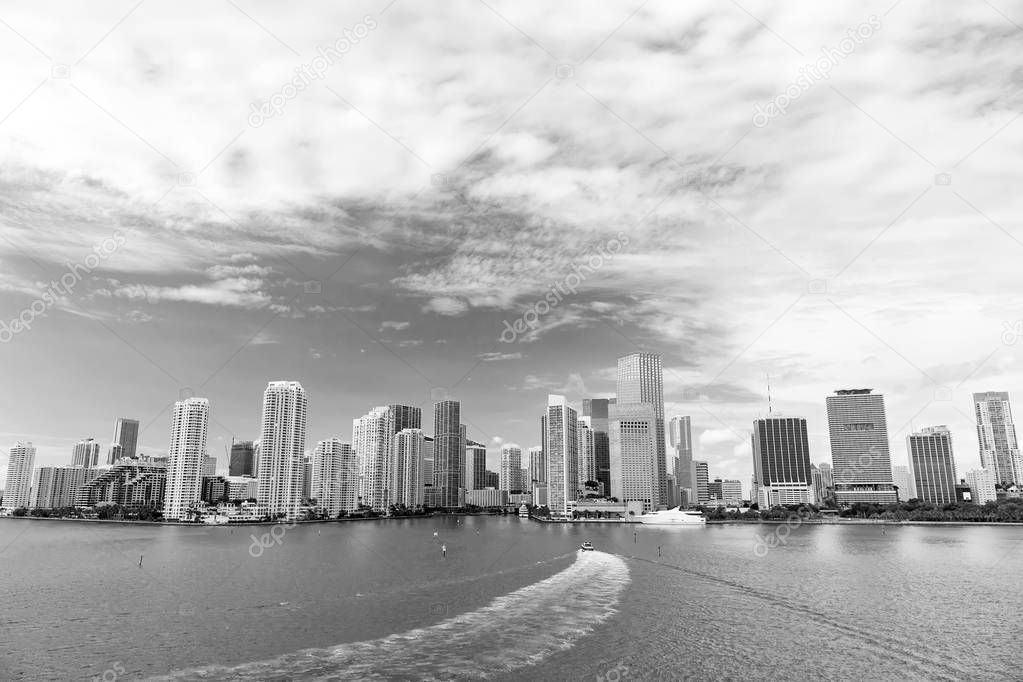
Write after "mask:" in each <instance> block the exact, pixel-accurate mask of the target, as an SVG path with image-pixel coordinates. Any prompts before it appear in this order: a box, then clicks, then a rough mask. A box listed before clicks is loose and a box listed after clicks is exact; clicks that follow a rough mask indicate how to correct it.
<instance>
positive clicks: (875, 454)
mask: <svg viewBox="0 0 1023 682" xmlns="http://www.w3.org/2000/svg"><path fill="white" fill-rule="evenodd" d="M827 407H828V434H829V438H830V441H831V461H832V464H833V465H834V479H835V500H836V502H837V503H838V504H839V505H840V506H849V505H852V504H854V503H856V502H867V503H874V504H892V503H894V502H896V501H897V500H898V496H897V494H896V492H895V487H894V486H893V485H892V461H891V455H890V454H889V451H888V423H887V421H886V419H885V409H884V396H883V395H881V394H875V393H873V392H872V389H869V388H857V389H844V390H839V391H835V395H833V396H828V399H827Z"/></svg>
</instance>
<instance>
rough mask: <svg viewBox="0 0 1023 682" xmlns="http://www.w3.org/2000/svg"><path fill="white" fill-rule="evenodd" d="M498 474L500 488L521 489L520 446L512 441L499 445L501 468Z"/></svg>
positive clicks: (508, 489) (509, 490) (506, 489)
mask: <svg viewBox="0 0 1023 682" xmlns="http://www.w3.org/2000/svg"><path fill="white" fill-rule="evenodd" d="M498 475H499V478H498V481H499V483H498V487H499V488H500V489H501V490H505V491H508V492H511V491H512V490H523V485H522V448H520V447H519V446H518V445H514V444H512V443H508V444H507V445H504V446H502V447H501V470H500V471H499V472H498ZM477 489H479V488H477Z"/></svg>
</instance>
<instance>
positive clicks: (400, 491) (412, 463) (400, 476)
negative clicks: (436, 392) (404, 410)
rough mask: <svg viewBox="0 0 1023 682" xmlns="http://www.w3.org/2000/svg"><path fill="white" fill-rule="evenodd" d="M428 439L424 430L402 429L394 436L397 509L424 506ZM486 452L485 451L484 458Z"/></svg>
mask: <svg viewBox="0 0 1023 682" xmlns="http://www.w3.org/2000/svg"><path fill="white" fill-rule="evenodd" d="M425 452H426V437H425V436H424V435H423V430H422V429H418V428H416V429H412V428H409V429H402V430H401V431H399V432H398V433H396V434H394V473H393V480H392V481H391V486H390V488H391V491H392V492H391V496H392V502H391V504H394V505H395V506H397V507H407V508H408V509H415V508H416V507H419V506H422V504H423V481H422V475H423V455H424V454H425ZM485 454H486V451H485V450H484V456H485Z"/></svg>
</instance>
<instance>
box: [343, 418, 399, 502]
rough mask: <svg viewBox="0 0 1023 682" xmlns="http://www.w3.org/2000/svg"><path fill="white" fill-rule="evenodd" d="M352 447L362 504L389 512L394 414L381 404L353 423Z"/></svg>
mask: <svg viewBox="0 0 1023 682" xmlns="http://www.w3.org/2000/svg"><path fill="white" fill-rule="evenodd" d="M352 447H353V448H354V449H355V456H356V459H357V460H358V462H359V494H358V497H359V503H360V504H363V505H366V506H369V507H371V508H372V509H374V510H376V511H378V512H384V511H387V507H388V505H389V504H390V484H391V476H392V470H393V466H394V461H393V460H394V457H393V450H394V411H393V410H391V408H390V407H388V406H386V405H381V406H379V407H375V408H373V409H372V410H370V411H369V412H367V413H366V414H364V415H363V416H361V417H359V418H358V419H354V420H352Z"/></svg>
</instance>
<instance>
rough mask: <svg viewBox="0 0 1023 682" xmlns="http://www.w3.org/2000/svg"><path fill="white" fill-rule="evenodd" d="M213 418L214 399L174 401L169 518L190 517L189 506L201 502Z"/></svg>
mask: <svg viewBox="0 0 1023 682" xmlns="http://www.w3.org/2000/svg"><path fill="white" fill-rule="evenodd" d="M209 420H210V401H209V400H207V399H206V398H188V399H186V400H179V401H177V402H176V403H174V416H173V418H172V422H171V441H170V447H169V448H168V449H167V484H166V489H165V492H164V499H163V516H164V518H165V519H168V520H172V521H177V520H182V519H187V518H188V516H189V514H188V510H189V508H190V507H191V506H192V505H194V504H195V503H196V502H198V501H199V498H200V496H201V494H202V462H203V456H204V455H205V454H206V431H207V428H208V426H209Z"/></svg>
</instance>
